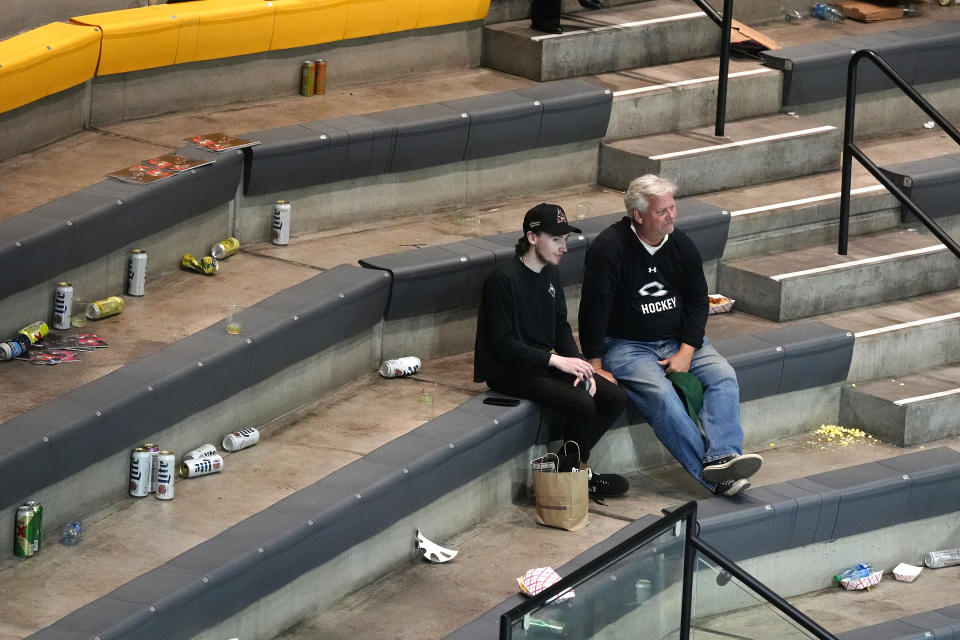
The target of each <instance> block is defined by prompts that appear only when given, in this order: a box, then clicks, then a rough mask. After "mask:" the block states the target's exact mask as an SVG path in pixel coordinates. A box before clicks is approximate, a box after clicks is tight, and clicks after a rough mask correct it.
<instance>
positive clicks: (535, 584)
mask: <svg viewBox="0 0 960 640" xmlns="http://www.w3.org/2000/svg"><path fill="white" fill-rule="evenodd" d="M558 580H560V575H559V574H558V573H557V572H556V571H554V570H553V567H540V568H537V569H530V570H529V571H527V572H526V573H525V574H523V577H521V578H517V584H519V585H520V591H521V593H523V594H524V595H528V596H535V595H537V594H538V593H540V592H541V591H543V590H544V589H546V588H548V587H551V586H553V585H554V584H556V582H557V581H558ZM575 595H576V594H575V593H574V592H573V589H570V590H569V591H565V592H563V593H561V594H560V595H559V596H557V597H556V598H555V601H556V602H563V601H564V600H567V599H568V598H573V597H574V596H575Z"/></svg>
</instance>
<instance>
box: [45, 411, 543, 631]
mask: <svg viewBox="0 0 960 640" xmlns="http://www.w3.org/2000/svg"><path fill="white" fill-rule="evenodd" d="M484 397H485V395H480V396H477V397H474V398H472V399H471V400H469V401H468V402H466V403H464V404H463V405H462V406H460V407H458V408H457V409H455V410H453V411H451V412H449V413H446V414H444V415H441V416H439V417H437V418H435V419H433V420H431V421H429V422H427V423H425V424H423V425H422V426H420V427H418V428H417V429H414V430H413V431H411V432H410V433H408V434H406V435H403V436H401V437H399V438H397V439H395V440H392V441H391V442H389V443H387V444H385V445H384V446H382V447H380V448H378V449H376V450H374V451H372V452H371V453H369V454H368V455H366V456H364V457H363V458H361V459H359V460H357V461H355V462H352V463H350V464H348V465H347V466H345V467H343V468H341V469H339V470H338V471H335V472H334V473H332V474H330V475H328V476H327V477H325V478H323V479H322V480H320V481H318V482H316V483H314V484H313V485H311V486H309V487H306V488H304V489H302V490H300V491H297V492H296V493H294V494H292V495H290V496H288V497H287V498H284V499H283V500H280V501H279V502H277V503H275V504H273V505H272V506H270V507H269V508H267V509H265V510H263V511H261V512H259V513H257V514H255V515H253V516H251V517H249V518H247V519H246V520H243V521H242V522H240V523H238V524H236V525H234V526H233V527H230V528H229V529H227V530H226V531H224V532H223V533H221V534H219V535H217V536H216V537H213V538H211V539H209V540H206V541H205V542H203V543H201V544H199V545H197V546H195V547H193V548H192V549H190V550H188V551H186V552H184V553H182V554H180V555H179V556H177V557H175V558H173V559H172V560H170V561H169V562H167V563H165V564H163V565H161V566H159V567H157V568H155V569H153V570H151V571H148V572H147V573H145V574H143V575H141V576H139V577H138V578H136V579H134V580H131V581H130V582H128V583H127V584H125V585H123V586H121V587H119V588H117V589H115V590H114V591H112V592H111V593H109V594H107V595H106V596H104V597H102V598H99V599H98V600H95V601H93V602H92V603H90V604H88V605H86V606H84V607H82V608H80V609H78V610H77V611H74V612H73V613H71V614H69V615H68V616H66V617H64V618H62V619H61V620H59V621H57V622H56V623H55V624H53V625H51V626H50V627H47V628H46V629H43V630H41V631H39V632H37V633H35V634H33V635H31V636H30V638H31V640H41V639H42V640H47V639H50V640H52V639H54V638H56V639H57V640H62V639H65V638H66V639H71V638H90V637H92V636H94V635H96V636H99V637H100V638H101V640H114V639H120V638H136V639H137V640H150V639H153V638H156V639H157V640H171V639H175V638H190V637H193V636H194V635H195V634H197V633H198V632H199V631H201V630H202V629H203V628H205V627H208V626H211V625H213V624H215V623H216V622H218V621H220V620H223V619H225V618H227V617H229V616H230V615H232V614H233V613H236V612H238V611H240V610H242V609H243V608H244V607H246V606H248V605H250V604H251V603H253V602H254V601H256V600H257V599H259V598H262V597H264V596H266V595H268V594H270V593H271V592H273V591H275V590H276V589H278V588H280V587H281V586H283V585H285V584H287V583H289V582H290V581H292V580H294V579H295V578H297V577H298V576H300V575H302V574H303V573H305V572H307V571H308V570H310V569H312V568H314V567H317V566H320V565H321V564H323V563H325V562H327V561H328V560H330V559H332V558H334V557H336V556H337V555H339V554H340V553H342V552H343V551H345V550H346V549H348V548H349V547H351V546H353V545H354V544H356V543H358V542H361V541H363V540H366V539H368V538H370V537H371V536H374V535H376V534H377V533H379V532H381V531H383V530H384V529H386V528H388V527H389V526H390V525H392V524H393V523H394V522H396V521H397V520H399V519H401V518H403V517H404V516H406V515H408V514H411V513H413V512H415V511H417V510H418V509H420V508H421V507H423V506H425V505H428V504H430V503H431V502H433V501H435V500H437V499H438V498H440V497H441V496H442V495H443V494H445V493H446V492H448V491H450V490H452V489H454V488H456V487H458V486H461V485H463V484H465V483H466V482H469V481H470V480H472V479H474V478H476V477H479V476H480V475H482V474H483V473H486V472H487V471H489V470H490V469H491V468H493V467H496V466H497V465H499V464H500V463H502V462H505V461H506V460H509V459H510V458H512V457H514V456H516V455H518V454H519V453H522V452H523V451H526V450H527V449H529V447H530V444H531V442H532V441H533V438H534V435H535V433H536V429H537V426H538V424H539V421H540V411H539V409H538V408H537V406H536V405H534V404H533V403H530V402H525V401H524V402H521V403H520V404H519V405H518V406H516V407H499V406H493V405H487V404H484V403H483V398H484Z"/></svg>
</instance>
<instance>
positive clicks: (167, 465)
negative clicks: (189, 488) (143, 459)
mask: <svg viewBox="0 0 960 640" xmlns="http://www.w3.org/2000/svg"><path fill="white" fill-rule="evenodd" d="M176 468H177V456H176V455H174V453H173V451H161V452H160V455H159V456H158V457H157V493H156V497H157V499H159V500H173V479H174V476H175V475H176V474H175V473H174V469H176Z"/></svg>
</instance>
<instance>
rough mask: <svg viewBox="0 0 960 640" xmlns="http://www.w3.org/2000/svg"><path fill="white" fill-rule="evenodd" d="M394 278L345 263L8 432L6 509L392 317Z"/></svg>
mask: <svg viewBox="0 0 960 640" xmlns="http://www.w3.org/2000/svg"><path fill="white" fill-rule="evenodd" d="M389 285H390V282H389V277H388V276H387V274H384V273H381V272H373V271H369V270H366V269H360V268H358V267H354V266H350V265H341V266H339V267H336V268H334V269H331V270H329V271H327V272H324V273H322V274H320V275H317V276H315V277H313V278H311V279H310V280H307V281H306V282H303V283H301V284H299V285H296V286H294V287H290V288H289V289H286V290H284V291H282V292H280V293H278V294H276V295H274V296H271V297H270V298H267V299H265V300H262V301H260V302H258V303H257V304H256V305H253V306H252V307H249V308H248V309H245V310H244V311H242V312H241V321H242V322H243V326H244V335H243V337H237V336H230V335H227V334H226V333H225V332H224V331H223V326H222V323H220V322H218V323H216V324H214V325H211V326H210V327H207V328H206V329H204V330H202V331H199V332H197V333H195V334H193V335H190V336H188V337H186V338H184V339H183V340H180V341H179V342H175V343H173V344H171V345H169V346H166V347H164V348H162V349H160V350H159V351H157V352H155V353H153V354H151V355H149V356H147V357H145V358H142V359H140V360H137V361H135V362H132V363H130V364H128V365H126V366H124V367H121V368H120V369H117V370H116V371H113V372H112V373H110V374H108V375H106V376H104V377H102V378H99V379H98V380H95V381H93V382H91V383H89V384H87V385H84V386H82V387H80V388H78V389H75V390H73V391H71V392H69V393H67V394H65V395H63V396H61V397H59V398H57V399H56V400H53V401H51V402H48V403H45V404H43V405H41V406H39V407H37V408H36V409H34V410H32V411H27V412H26V413H22V414H20V415H19V416H16V417H14V418H13V419H11V420H8V421H6V422H5V423H4V424H3V429H0V505H2V506H7V505H10V504H13V503H15V502H17V501H18V500H23V499H25V498H26V497H28V496H29V494H31V493H33V492H34V491H36V490H37V489H40V488H42V487H45V486H48V485H51V484H53V483H55V482H57V481H59V480H62V479H63V478H66V477H69V476H70V475H71V474H73V473H75V472H77V471H79V470H81V469H83V468H85V467H87V466H89V465H91V464H93V463H95V462H96V461H98V460H101V459H103V458H105V457H107V456H109V455H112V454H114V453H116V452H117V451H121V450H123V449H125V448H127V447H130V446H133V445H134V444H135V443H136V442H139V441H142V439H143V438H144V437H146V436H148V435H150V434H152V433H156V432H157V431H159V430H161V429H163V428H165V427H167V426H169V425H172V424H175V423H176V422H178V421H180V420H182V419H184V418H186V417H188V416H190V415H192V414H194V413H196V412H198V411H200V410H201V409H203V408H206V407H209V406H212V405H214V404H216V403H217V402H220V401H221V400H224V399H226V398H228V397H230V396H232V395H234V394H235V393H237V392H239V391H242V390H243V389H245V388H247V387H249V386H251V385H253V384H256V383H257V382H260V381H261V380H264V379H266V378H268V377H269V376H271V375H273V374H274V373H276V372H278V371H280V370H281V369H283V368H285V367H287V366H289V365H291V364H293V363H295V362H298V361H300V360H302V359H304V358H306V357H308V356H310V355H313V354H314V353H317V352H319V351H321V350H322V349H324V348H326V347H328V346H332V345H335V344H337V343H338V342H341V341H342V340H343V339H344V338H346V337H348V336H350V335H354V334H356V333H358V332H360V331H363V330H366V329H369V328H370V327H372V326H374V325H375V324H377V323H378V322H379V321H380V319H381V318H382V317H383V312H384V309H385V308H386V303H387V296H388V293H389Z"/></svg>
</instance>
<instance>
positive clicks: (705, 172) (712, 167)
mask: <svg viewBox="0 0 960 640" xmlns="http://www.w3.org/2000/svg"><path fill="white" fill-rule="evenodd" d="M713 131H714V128H713V126H709V127H702V128H699V129H692V130H688V131H681V132H676V133H665V134H659V135H651V136H645V137H641V138H631V139H629V140H619V141H616V142H607V143H603V144H602V145H601V147H600V168H599V177H598V182H599V183H600V184H602V185H605V186H608V187H612V188H614V189H621V190H623V189H625V188H626V186H627V185H628V184H629V183H630V181H631V180H632V179H634V178H635V177H637V176H639V175H642V174H645V173H658V174H660V175H663V176H666V177H669V178H671V179H673V180H675V181H676V182H677V185H678V195H681V196H687V195H694V194H699V193H706V192H709V191H720V190H723V189H733V188H737V187H742V186H745V185H750V184H759V183H762V182H770V181H772V180H783V179H785V178H793V177H797V176H803V175H809V174H812V173H819V172H821V171H829V170H831V169H835V168H837V167H838V166H839V162H840V155H839V150H840V144H841V142H842V133H841V131H840V130H839V129H837V128H836V127H833V126H830V125H820V124H817V123H815V122H811V121H809V120H806V119H804V118H794V117H791V116H788V115H772V116H763V117H760V118H751V119H748V120H740V121H737V122H728V123H727V124H726V129H725V132H724V133H725V135H724V137H722V138H717V137H715V136H714V135H713Z"/></svg>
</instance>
